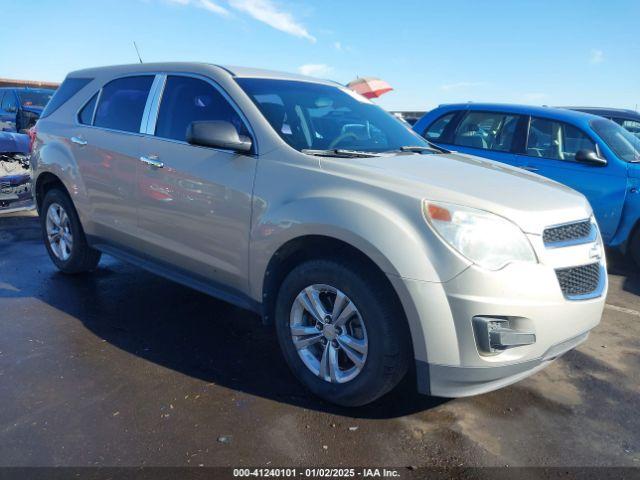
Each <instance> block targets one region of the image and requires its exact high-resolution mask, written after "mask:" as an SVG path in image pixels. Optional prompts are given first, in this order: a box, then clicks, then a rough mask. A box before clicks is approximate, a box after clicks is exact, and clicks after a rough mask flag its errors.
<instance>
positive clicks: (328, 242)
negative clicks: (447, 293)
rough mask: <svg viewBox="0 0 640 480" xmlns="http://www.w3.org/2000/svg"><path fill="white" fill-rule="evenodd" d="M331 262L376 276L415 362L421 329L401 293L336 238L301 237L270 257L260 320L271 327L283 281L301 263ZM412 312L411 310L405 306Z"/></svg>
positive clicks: (370, 263) (363, 255)
mask: <svg viewBox="0 0 640 480" xmlns="http://www.w3.org/2000/svg"><path fill="white" fill-rule="evenodd" d="M316 259H333V260H336V259H337V260H340V261H346V262H349V263H351V264H352V265H355V266H356V268H358V269H360V270H366V271H367V275H372V276H375V278H376V282H377V283H378V282H379V283H378V284H382V285H383V286H384V289H385V290H386V291H387V292H388V294H389V295H390V296H391V301H392V302H393V305H394V308H396V309H397V311H398V313H399V314H400V321H401V322H402V325H403V327H404V328H405V329H406V332H407V334H408V335H409V337H410V338H409V339H408V344H409V345H410V348H411V352H410V355H411V358H414V356H415V355H414V344H415V342H416V340H417V341H418V344H422V343H424V332H423V330H422V326H421V325H419V324H416V323H415V322H411V321H409V316H408V312H407V308H405V307H406V306H405V303H404V302H403V299H406V298H407V297H406V295H404V294H403V293H404V292H398V291H397V290H396V288H395V287H394V285H393V284H392V282H391V281H390V280H389V278H388V276H387V274H385V272H384V270H383V269H382V268H381V267H380V265H378V264H377V263H376V262H375V261H374V260H373V259H372V258H371V257H370V256H369V255H367V254H366V253H365V252H363V251H362V250H360V249H358V248H356V247H354V246H353V245H351V244H350V243H349V242H346V241H344V240H341V239H337V238H335V237H329V236H325V235H304V236H300V237H296V238H293V239H291V240H289V241H288V242H286V243H285V244H284V245H282V246H281V247H280V248H279V249H278V250H277V251H276V252H275V253H274V255H273V256H272V257H271V259H270V261H269V264H268V266H267V269H266V271H265V274H264V281H263V288H262V292H263V293H262V295H263V298H262V308H263V320H264V322H265V323H266V324H269V325H272V324H273V315H274V312H275V305H276V301H277V297H278V292H279V288H280V285H281V284H282V282H283V280H284V279H285V277H286V276H287V275H288V274H289V273H290V272H291V271H292V270H293V269H294V268H295V267H296V266H297V265H300V264H301V263H303V262H305V261H308V260H316ZM408 308H409V309H411V308H412V307H411V306H408Z"/></svg>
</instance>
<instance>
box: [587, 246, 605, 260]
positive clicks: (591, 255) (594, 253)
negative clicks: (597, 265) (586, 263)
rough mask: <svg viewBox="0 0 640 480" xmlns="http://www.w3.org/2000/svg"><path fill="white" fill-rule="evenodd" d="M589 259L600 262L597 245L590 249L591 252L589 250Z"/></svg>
mask: <svg viewBox="0 0 640 480" xmlns="http://www.w3.org/2000/svg"><path fill="white" fill-rule="evenodd" d="M589 258H590V259H591V260H600V259H601V258H602V254H601V253H600V246H599V245H594V246H593V247H591V250H589Z"/></svg>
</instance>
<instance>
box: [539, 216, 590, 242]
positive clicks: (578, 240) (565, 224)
mask: <svg viewBox="0 0 640 480" xmlns="http://www.w3.org/2000/svg"><path fill="white" fill-rule="evenodd" d="M583 222H589V223H591V232H590V233H589V235H588V236H587V237H582V238H575V239H573V240H563V241H560V242H550V243H545V242H544V240H543V242H542V243H543V245H544V247H545V248H548V249H554V248H566V247H573V246H575V245H584V244H585V243H594V242H595V241H596V240H597V239H598V228H597V225H596V222H595V220H594V219H593V217H591V218H584V219H582V220H575V221H573V222H565V223H558V224H556V225H549V226H548V227H545V228H544V230H543V231H542V238H544V232H545V231H546V230H550V229H552V228H559V227H566V226H569V225H573V224H575V223H583Z"/></svg>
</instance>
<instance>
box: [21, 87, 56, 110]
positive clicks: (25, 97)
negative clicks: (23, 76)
mask: <svg viewBox="0 0 640 480" xmlns="http://www.w3.org/2000/svg"><path fill="white" fill-rule="evenodd" d="M53 94H54V91H53V90H26V91H23V92H18V96H19V97H20V103H21V104H22V106H23V107H36V108H44V107H46V106H47V103H49V100H51V97H52V96H53Z"/></svg>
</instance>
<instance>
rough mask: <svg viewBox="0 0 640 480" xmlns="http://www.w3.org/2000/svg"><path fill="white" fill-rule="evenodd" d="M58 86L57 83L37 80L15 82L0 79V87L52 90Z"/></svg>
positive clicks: (9, 79) (8, 79) (13, 80)
mask: <svg viewBox="0 0 640 480" xmlns="http://www.w3.org/2000/svg"><path fill="white" fill-rule="evenodd" d="M59 86H60V84H59V83H57V82H41V81H39V80H15V79H11V78H0V87H31V88H53V89H57V88H58V87H59Z"/></svg>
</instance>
